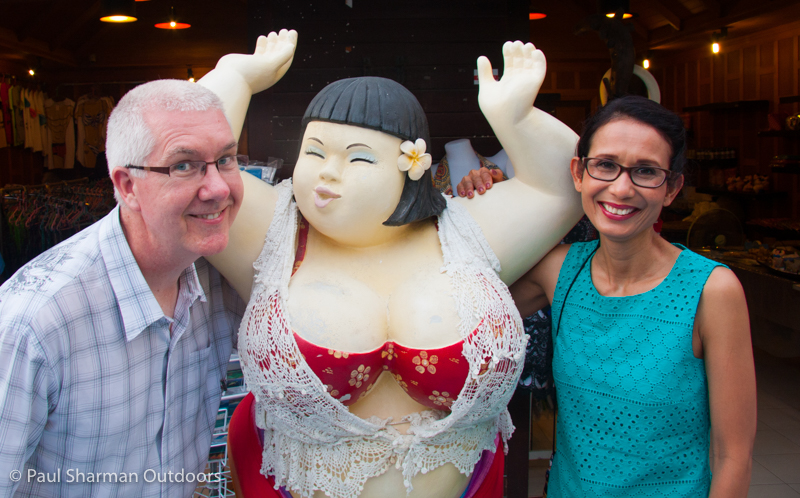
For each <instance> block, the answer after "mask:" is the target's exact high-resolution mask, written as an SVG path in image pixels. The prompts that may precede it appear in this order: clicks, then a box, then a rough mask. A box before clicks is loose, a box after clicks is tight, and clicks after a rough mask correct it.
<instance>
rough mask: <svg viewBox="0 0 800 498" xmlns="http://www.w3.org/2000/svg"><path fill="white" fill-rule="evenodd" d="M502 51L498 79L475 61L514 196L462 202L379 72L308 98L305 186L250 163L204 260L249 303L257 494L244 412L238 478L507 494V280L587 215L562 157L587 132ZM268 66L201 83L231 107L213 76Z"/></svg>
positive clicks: (407, 103)
mask: <svg viewBox="0 0 800 498" xmlns="http://www.w3.org/2000/svg"><path fill="white" fill-rule="evenodd" d="M503 51H504V58H505V67H506V72H505V75H504V76H503V79H502V80H501V81H499V82H496V81H494V79H493V77H492V71H491V66H490V64H489V62H488V60H486V59H485V58H482V59H480V60H479V72H480V80H481V90H480V103H481V107H482V109H483V111H484V114H485V115H486V116H487V119H488V120H489V122H490V124H491V125H492V126H493V128H494V130H495V132H496V133H497V135H498V137H499V138H500V141H501V143H502V144H503V145H504V147H505V149H506V151H507V152H508V154H509V156H510V158H511V160H512V161H514V164H515V165H519V166H517V170H518V171H517V177H516V178H517V179H516V180H514V181H509V182H507V183H506V185H504V186H503V188H504V190H506V194H507V195H506V196H505V197H504V198H500V197H498V198H497V199H496V200H487V202H484V203H483V205H479V204H478V203H474V202H471V203H470V204H468V205H467V204H466V203H465V202H464V201H458V200H445V199H444V198H443V197H441V195H439V194H438V193H436V192H435V191H434V190H433V189H432V188H431V172H430V170H429V169H426V168H427V167H429V166H430V156H429V155H427V154H425V147H426V144H427V143H428V131H427V121H426V119H425V116H424V113H423V111H422V109H421V107H420V105H419V103H418V102H417V101H416V99H415V98H414V97H413V95H411V93H410V92H408V90H406V89H405V88H403V87H402V86H401V85H399V84H397V83H395V82H392V81H390V80H385V79H382V78H354V79H351V80H343V81H340V82H335V83H333V84H331V85H329V86H328V87H326V88H325V89H323V91H322V92H320V94H319V95H317V97H315V99H314V101H312V103H311V104H310V105H309V108H308V110H307V112H306V115H305V117H304V119H303V127H304V134H303V139H302V143H301V149H300V156H299V158H298V161H297V164H296V166H295V171H294V181H293V183H289V182H285V183H283V184H282V185H281V186H279V187H277V188H272V187H270V186H268V185H266V184H264V183H263V182H259V181H257V180H251V179H249V178H247V175H245V177H244V178H245V188H246V194H245V200H244V204H243V206H242V209H241V210H240V212H239V216H238V217H237V219H236V222H235V224H234V226H233V227H232V228H231V242H230V244H229V246H228V249H226V251H225V252H224V253H223V254H221V255H219V256H217V257H215V258H213V261H212V262H213V264H214V265H215V266H216V267H217V268H218V269H219V270H220V271H221V272H222V273H223V274H224V275H225V276H226V278H228V279H229V280H230V281H231V283H232V284H233V286H234V287H235V288H236V289H237V291H238V292H239V293H240V294H241V295H242V296H243V297H244V298H248V297H249V298H250V305H249V306H248V311H247V313H246V314H245V317H244V319H243V322H242V327H241V330H240V334H239V341H240V342H239V353H240V355H241V356H242V363H243V369H244V372H245V376H246V377H245V378H246V381H247V385H248V387H249V388H250V389H251V390H252V392H253V393H254V395H255V399H256V403H255V405H254V407H253V408H252V415H251V414H250V412H248V413H247V415H248V417H247V420H245V422H244V426H245V427H249V428H250V431H251V432H250V434H251V436H254V437H251V442H252V441H254V440H255V437H259V438H261V440H262V443H261V444H257V447H256V454H255V457H256V460H255V461H256V463H257V465H256V469H255V470H256V471H257V470H260V471H261V473H262V474H264V475H265V476H269V480H266V479H262V481H263V482H262V483H261V488H258V484H257V483H256V482H254V480H251V479H250V477H252V474H254V473H255V471H253V470H251V469H248V470H244V469H243V467H242V465H243V464H242V463H241V462H243V461H250V462H252V461H253V460H254V459H253V458H250V459H249V460H248V459H247V458H244V459H240V458H239V457H237V452H238V449H237V446H239V443H238V442H237V441H238V439H237V438H236V437H235V435H234V434H233V433H234V432H235V431H236V430H237V429H236V428H237V427H240V424H241V422H240V421H239V419H238V415H239V414H240V411H242V409H241V408H240V409H239V410H237V412H236V416H235V417H234V421H233V422H232V427H231V433H232V434H231V451H232V452H233V460H234V464H235V465H236V470H237V474H238V477H239V481H240V484H241V483H243V482H244V481H247V486H250V485H251V484H252V485H254V486H256V487H257V488H256V489H257V491H256V493H259V494H260V493H262V492H263V488H264V487H272V486H273V482H274V483H275V484H274V485H275V487H282V490H281V492H283V493H286V492H289V493H291V495H292V496H314V497H322V496H324V495H328V496H334V497H352V496H361V497H390V498H392V497H397V498H400V497H406V496H411V497H445V498H448V497H452V498H457V497H459V496H476V497H478V496H497V495H498V493H502V449H503V447H502V445H503V443H504V442H505V440H507V438H508V437H509V436H510V433H511V430H512V429H513V428H512V426H511V421H510V418H509V416H508V413H507V411H506V409H505V405H506V404H507V402H508V399H509V398H510V397H511V394H512V393H513V390H514V386H515V384H516V381H517V379H518V376H519V371H520V367H521V363H522V353H523V350H524V341H525V339H524V334H523V333H522V330H521V326H520V319H519V315H518V313H517V312H516V309H515V308H514V306H513V302H512V301H511V297H510V295H509V294H508V292H507V290H506V289H505V285H504V284H503V282H511V281H513V280H515V279H517V278H518V277H519V276H520V275H522V274H523V273H524V272H525V271H527V270H528V269H529V268H530V267H532V266H533V264H534V263H535V262H536V261H537V260H538V259H540V258H541V257H542V256H543V255H544V254H546V252H547V251H548V250H549V249H550V247H552V246H553V245H554V244H555V243H556V241H558V240H559V239H560V238H561V237H562V236H563V235H564V234H565V233H566V232H567V231H568V229H569V227H570V226H571V225H573V224H574V223H575V221H577V219H578V217H579V215H580V206H579V205H578V203H577V197H576V196H575V195H574V193H573V192H571V185H570V184H569V183H568V179H569V177H568V173H567V168H566V164H567V163H568V159H569V157H570V155H571V150H572V148H573V147H574V143H575V138H576V137H575V135H574V133H572V132H571V131H570V130H569V128H567V127H566V126H565V125H563V124H562V123H560V122H558V121H557V120H555V119H553V118H552V117H551V116H549V115H547V114H546V113H543V112H541V111H539V110H538V109H536V108H534V107H533V106H532V104H533V99H534V98H535V96H536V93H537V91H538V88H539V86H540V85H541V82H542V80H543V78H544V71H545V62H544V57H543V55H542V54H541V52H539V51H537V50H535V48H534V47H533V46H532V45H530V44H527V45H523V44H522V43H520V42H516V43H507V44H506V45H505V46H504V49H503ZM257 55H258V50H257V54H256V56H257ZM242 57H245V56H242ZM255 58H257V57H255ZM234 62H235V61H234ZM257 63H258V61H252V60H248V59H242V63H241V64H240V65H239V64H238V62H237V63H235V64H231V65H230V66H229V67H228V68H227V69H226V68H224V67H221V66H224V64H222V63H221V65H218V68H217V72H216V73H215V74H214V75H212V77H211V78H209V81H210V83H209V82H207V84H209V86H211V87H212V88H213V89H214V90H215V91H217V93H218V94H220V95H221V96H222V97H223V99H224V100H226V109H229V110H230V111H232V114H233V115H240V116H241V115H243V113H241V112H240V109H241V107H240V106H241V105H242V104H246V100H247V99H246V98H242V95H241V93H242V92H241V91H239V90H237V88H238V89H241V88H242V86H241V85H238V86H236V87H234V88H233V91H231V87H229V86H226V85H225V84H222V83H220V82H222V81H224V80H225V74H228V73H229V72H232V73H234V74H236V75H242V74H247V73H248V72H247V71H246V70H245V69H247V68H250V67H252V66H253V65H256V64H257ZM233 66H236V67H233ZM231 68H233V69H232V70H231V71H229V69H231ZM244 79H245V80H246V79H247V77H245V78H244ZM251 86H252V85H251ZM246 97H249V95H246ZM231 121H232V122H234V123H235V122H237V121H236V119H231ZM234 129H235V131H238V129H237V128H236V126H235V125H234ZM534 151H536V153H534ZM531 158H535V160H531ZM558 164H563V165H564V167H563V168H557V167H552V165H558ZM498 210H502V211H503V212H508V213H509V214H508V215H507V216H504V217H502V218H499V217H496V216H493V215H492V214H491V213H493V212H497V211H498ZM534 213H535V216H534ZM534 234H535V235H534ZM254 261H255V270H256V271H255V280H253V272H252V269H253V262H254ZM501 265H502V271H500V268H501ZM498 272H499V276H498ZM251 286H252V293H251ZM242 412H243V411H242ZM243 413H244V412H243ZM251 417H252V418H251ZM251 420H252V421H251ZM253 424H255V425H256V426H257V428H258V431H256V430H255V428H254V427H253ZM244 440H245V441H246V440H247V437H245V438H244ZM498 448H499V449H500V450H501V451H497V450H498ZM258 457H261V462H258V461H257V459H258ZM245 474H247V475H245ZM257 477H258V478H260V476H257ZM255 481H258V479H255ZM250 489H253V488H250ZM248 493H249V491H248V490H245V494H248Z"/></svg>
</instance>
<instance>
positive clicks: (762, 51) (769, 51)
mask: <svg viewBox="0 0 800 498" xmlns="http://www.w3.org/2000/svg"><path fill="white" fill-rule="evenodd" d="M774 47H775V42H774V41H769V42H766V43H762V44H761V45H760V46H759V55H760V61H759V67H760V68H761V69H767V68H771V67H772V66H773V65H774V60H775V54H774V51H775V49H774Z"/></svg>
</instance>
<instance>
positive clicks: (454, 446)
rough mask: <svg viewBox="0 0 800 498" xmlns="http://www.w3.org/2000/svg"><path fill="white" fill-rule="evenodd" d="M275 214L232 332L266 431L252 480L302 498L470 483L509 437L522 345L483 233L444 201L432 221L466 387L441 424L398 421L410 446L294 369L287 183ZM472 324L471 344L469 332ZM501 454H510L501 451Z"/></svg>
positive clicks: (420, 417) (433, 419) (435, 416)
mask: <svg viewBox="0 0 800 498" xmlns="http://www.w3.org/2000/svg"><path fill="white" fill-rule="evenodd" d="M276 189H277V190H278V193H279V196H278V203H277V206H276V208H275V215H274V218H273V221H272V224H271V225H270V228H269V231H268V233H267V237H266V240H265V242H264V248H263V250H262V252H261V255H260V256H259V258H258V260H257V261H256V262H255V264H254V266H255V269H256V277H255V281H254V283H253V290H252V294H251V296H252V297H251V298H250V303H249V305H248V306H247V311H246V312H245V315H244V319H243V320H242V325H241V329H240V331H239V354H240V356H241V359H242V369H243V371H244V378H245V382H246V385H247V387H248V388H249V389H250V390H251V391H252V392H253V394H254V395H255V398H256V401H257V405H256V424H257V425H258V427H260V428H261V429H264V451H263V462H262V465H261V472H262V473H263V474H265V475H271V476H273V477H274V478H275V482H276V485H283V486H286V487H287V489H289V490H291V491H292V492H294V493H298V494H300V495H303V496H311V495H312V494H313V493H314V492H315V491H316V490H320V491H322V492H324V493H325V494H326V495H328V496H331V497H333V498H351V497H354V496H358V495H359V494H360V493H361V491H362V489H363V486H364V483H365V482H366V481H367V479H369V478H371V477H375V476H378V475H381V474H383V473H384V472H385V471H386V470H387V469H388V468H389V467H391V466H395V467H396V468H397V469H401V470H402V472H403V476H404V483H405V486H406V489H407V491H410V490H411V488H412V486H411V479H412V478H413V477H414V476H415V475H417V474H418V473H419V472H422V473H426V472H428V471H429V470H432V469H435V468H437V467H439V466H441V465H444V464H446V463H452V464H454V465H455V466H456V467H457V468H458V469H459V471H460V472H462V473H464V474H469V473H471V472H472V470H473V468H474V467H475V464H476V463H477V462H478V460H479V459H480V457H481V453H482V452H483V450H494V449H495V437H496V435H497V434H498V432H499V433H500V435H501V437H502V438H503V441H504V442H505V441H507V440H508V438H509V437H510V436H511V433H512V432H513V430H514V426H513V424H512V423H511V417H510V416H509V414H508V410H507V409H506V405H507V404H508V401H509V399H510V398H511V395H512V394H513V392H514V388H515V387H516V385H517V381H518V379H519V376H520V373H521V371H522V365H523V362H524V352H525V343H526V340H527V338H526V336H525V334H524V332H523V328H522V320H521V319H520V316H519V313H518V312H517V309H516V307H515V306H514V302H513V300H512V299H511V295H510V293H509V292H508V289H507V288H506V286H505V284H503V282H502V281H501V280H500V279H499V278H498V276H497V272H499V270H500V263H499V261H498V259H497V257H496V256H495V255H494V253H493V252H492V250H491V248H490V247H489V245H488V243H487V242H486V239H485V238H484V236H483V233H482V232H481V229H480V227H479V226H478V225H477V223H475V221H474V220H473V219H472V217H471V216H470V215H469V214H468V213H467V211H466V210H465V209H464V208H463V207H462V206H460V205H458V204H457V203H455V202H452V201H451V200H450V199H448V201H447V209H445V210H444V212H443V213H442V214H441V215H440V216H439V239H440V241H441V245H442V252H443V255H444V266H443V267H442V269H441V271H442V272H443V273H446V274H447V275H448V276H449V277H450V278H451V281H452V285H453V289H454V291H455V295H454V296H453V297H454V298H455V302H456V304H457V312H458V316H459V317H460V323H459V333H460V334H461V337H462V338H463V340H464V350H463V354H464V356H465V357H466V359H467V361H468V362H469V365H470V378H469V379H468V381H467V382H466V384H465V385H464V388H463V389H462V390H461V392H460V393H459V395H458V399H457V400H456V401H455V402H454V403H453V405H452V410H451V413H450V414H447V412H443V411H435V410H430V411H424V412H422V413H415V414H412V415H409V416H407V417H405V418H404V420H403V421H405V422H410V428H409V429H408V433H407V434H401V433H399V432H398V431H397V430H396V429H395V428H394V427H392V426H391V425H388V424H389V423H390V422H392V421H391V419H389V420H380V419H378V418H377V417H373V418H371V419H367V420H365V419H361V418H359V417H357V416H355V415H353V414H351V413H350V412H349V411H348V409H347V407H346V406H344V405H343V404H342V403H341V402H339V401H338V400H336V399H334V398H332V397H331V396H330V395H329V394H328V393H327V392H326V390H325V386H324V385H323V384H322V382H321V381H320V380H319V378H318V377H317V376H316V375H315V374H314V372H313V371H312V370H311V368H309V366H308V364H307V363H306V362H305V360H304V359H303V357H302V355H301V354H300V351H299V350H298V347H297V344H296V343H295V340H294V336H293V333H292V327H291V324H290V323H289V316H288V314H287V313H286V302H287V299H288V296H289V277H290V276H291V271H292V265H293V263H294V249H295V237H296V235H297V221H298V211H297V206H296V204H295V203H294V200H293V199H292V185H291V182H290V181H289V180H286V181H284V182H283V183H281V184H280V185H278V186H277V187H276ZM476 322H480V325H479V327H478V330H477V332H476V333H474V334H473V333H472V329H471V324H474V323H476ZM506 451H507V446H506Z"/></svg>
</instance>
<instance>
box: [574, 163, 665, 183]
mask: <svg viewBox="0 0 800 498" xmlns="http://www.w3.org/2000/svg"><path fill="white" fill-rule="evenodd" d="M581 161H583V167H584V168H586V172H587V173H589V176H591V177H592V178H594V179H595V180H600V181H603V182H613V181H614V180H616V179H617V178H619V176H620V175H621V174H622V172H623V171H627V172H628V175H629V176H630V177H631V182H633V184H634V185H636V186H637V187H642V188H658V187H660V186H662V185H664V182H666V181H667V179H668V178H669V177H670V176H672V172H671V171H670V170H668V169H664V168H658V167H656V166H648V165H640V166H630V167H629V166H622V165H621V164H617V163H615V162H614V161H611V160H609V159H603V158H599V157H584V158H582V159H581Z"/></svg>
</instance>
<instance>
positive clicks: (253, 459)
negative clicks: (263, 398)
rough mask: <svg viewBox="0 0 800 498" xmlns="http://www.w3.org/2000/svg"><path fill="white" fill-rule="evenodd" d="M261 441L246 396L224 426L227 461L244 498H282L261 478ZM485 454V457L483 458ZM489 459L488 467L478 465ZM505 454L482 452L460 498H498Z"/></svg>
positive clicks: (250, 401) (269, 481)
mask: <svg viewBox="0 0 800 498" xmlns="http://www.w3.org/2000/svg"><path fill="white" fill-rule="evenodd" d="M261 452H262V443H261V437H260V435H259V433H258V429H257V428H256V422H255V396H253V394H252V393H249V394H248V395H247V396H246V397H245V398H244V399H243V400H242V402H241V403H239V406H237V407H236V410H234V412H233V416H232V417H231V421H230V424H229V425H228V457H229V458H230V459H231V460H233V462H234V465H235V466H236V477H237V480H238V488H239V491H240V492H241V494H242V496H243V497H244V498H254V497H255V498H285V497H287V496H290V495H289V494H288V493H287V492H286V491H285V490H283V489H282V488H281V489H275V480H274V479H273V478H272V477H265V476H264V475H263V474H261ZM487 453H488V454H487ZM486 458H492V460H491V464H489V465H488V468H486V467H487V466H486V465H481V463H483V462H484V459H486ZM504 467H505V454H504V453H503V442H502V441H501V440H500V438H499V437H498V438H497V448H496V449H495V451H494V454H491V452H488V451H485V452H484V455H483V457H482V458H481V461H479V462H478V465H476V467H475V472H474V473H473V476H472V479H471V480H470V482H469V485H468V486H467V490H466V491H465V492H464V495H463V496H462V498H502V496H503V471H504Z"/></svg>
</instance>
